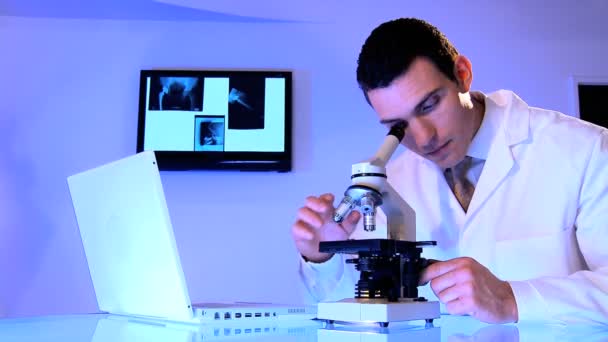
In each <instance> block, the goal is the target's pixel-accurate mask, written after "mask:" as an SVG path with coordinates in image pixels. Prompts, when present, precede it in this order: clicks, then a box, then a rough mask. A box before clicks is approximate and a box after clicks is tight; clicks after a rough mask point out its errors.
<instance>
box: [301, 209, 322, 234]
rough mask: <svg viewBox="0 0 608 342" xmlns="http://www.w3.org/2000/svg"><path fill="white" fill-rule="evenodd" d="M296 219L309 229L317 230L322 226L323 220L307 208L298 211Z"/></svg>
mask: <svg viewBox="0 0 608 342" xmlns="http://www.w3.org/2000/svg"><path fill="white" fill-rule="evenodd" d="M297 218H298V220H300V221H302V222H304V223H306V224H308V225H310V226H311V228H315V229H319V228H321V226H323V218H321V216H320V215H319V213H317V212H315V211H313V210H312V209H310V208H308V207H302V208H300V209H298V213H297Z"/></svg>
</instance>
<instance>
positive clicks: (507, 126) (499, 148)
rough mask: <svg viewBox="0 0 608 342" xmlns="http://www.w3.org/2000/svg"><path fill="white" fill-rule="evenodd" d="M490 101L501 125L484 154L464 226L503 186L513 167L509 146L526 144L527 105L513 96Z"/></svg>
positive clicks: (513, 157) (504, 96)
mask: <svg viewBox="0 0 608 342" xmlns="http://www.w3.org/2000/svg"><path fill="white" fill-rule="evenodd" d="M498 96H499V97H498V98H497V99H495V100H496V101H494V99H490V105H491V106H492V108H491V110H495V111H497V113H494V115H500V116H501V117H502V118H504V119H503V124H502V125H501V126H500V128H499V129H498V131H497V132H496V136H495V137H494V141H493V142H492V146H491V147H490V150H489V152H488V159H487V160H486V162H485V164H484V167H483V171H482V173H481V177H480V178H479V181H478V183H477V186H476V187H475V192H474V194H473V198H472V199H471V203H470V204H469V209H468V211H467V222H468V220H469V219H471V218H472V217H473V216H475V213H476V212H477V211H478V210H479V209H480V208H481V207H483V205H484V203H486V201H488V200H489V199H490V197H491V196H492V195H493V194H494V193H495V192H496V190H497V189H498V187H500V186H501V185H503V183H505V182H506V177H507V175H508V174H509V172H510V171H511V170H512V169H513V166H514V165H515V164H516V156H514V154H513V146H514V145H517V144H519V143H521V142H522V141H524V140H526V139H527V138H528V135H529V130H530V113H529V107H528V105H527V104H526V103H525V102H524V101H523V100H521V99H520V98H519V97H517V96H516V95H515V94H513V93H510V92H509V93H503V92H500V93H499V94H498Z"/></svg>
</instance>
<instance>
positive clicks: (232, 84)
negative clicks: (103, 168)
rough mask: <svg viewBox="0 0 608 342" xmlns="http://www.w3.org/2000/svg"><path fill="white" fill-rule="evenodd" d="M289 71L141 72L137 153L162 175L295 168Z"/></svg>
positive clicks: (287, 169) (288, 169)
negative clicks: (146, 154)
mask: <svg viewBox="0 0 608 342" xmlns="http://www.w3.org/2000/svg"><path fill="white" fill-rule="evenodd" d="M291 99H292V84H291V72H290V71H243V70H225V71H224V70H142V71H141V77H140V95H139V121H138V130H137V152H141V151H148V150H152V151H155V154H156V159H157V162H158V166H159V169H161V170H205V169H206V170H209V169H232V170H260V171H290V170H291V121H292V104H291Z"/></svg>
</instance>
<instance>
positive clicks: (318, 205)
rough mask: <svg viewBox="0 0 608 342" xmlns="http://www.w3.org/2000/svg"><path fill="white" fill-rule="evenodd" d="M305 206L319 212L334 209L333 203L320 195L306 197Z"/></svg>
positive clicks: (324, 212)
mask: <svg viewBox="0 0 608 342" xmlns="http://www.w3.org/2000/svg"><path fill="white" fill-rule="evenodd" d="M305 206H306V207H308V208H310V209H312V210H314V211H316V212H318V213H320V214H328V213H331V212H333V210H334V207H333V204H332V203H331V202H329V201H326V200H324V199H322V198H320V197H314V196H309V197H306V202H305Z"/></svg>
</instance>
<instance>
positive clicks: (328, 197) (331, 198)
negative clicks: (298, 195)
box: [319, 193, 335, 206]
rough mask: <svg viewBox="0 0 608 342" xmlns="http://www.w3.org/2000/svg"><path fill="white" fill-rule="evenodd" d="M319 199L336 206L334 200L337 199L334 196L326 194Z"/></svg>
mask: <svg viewBox="0 0 608 342" xmlns="http://www.w3.org/2000/svg"><path fill="white" fill-rule="evenodd" d="M319 198H320V199H322V200H323V201H325V202H327V203H329V204H331V205H332V206H333V205H334V199H335V197H334V195H333V194H330V193H326V194H323V195H321V196H319Z"/></svg>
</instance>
